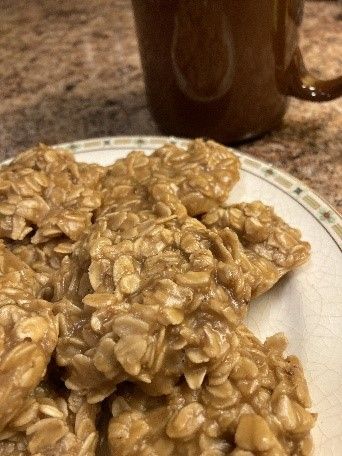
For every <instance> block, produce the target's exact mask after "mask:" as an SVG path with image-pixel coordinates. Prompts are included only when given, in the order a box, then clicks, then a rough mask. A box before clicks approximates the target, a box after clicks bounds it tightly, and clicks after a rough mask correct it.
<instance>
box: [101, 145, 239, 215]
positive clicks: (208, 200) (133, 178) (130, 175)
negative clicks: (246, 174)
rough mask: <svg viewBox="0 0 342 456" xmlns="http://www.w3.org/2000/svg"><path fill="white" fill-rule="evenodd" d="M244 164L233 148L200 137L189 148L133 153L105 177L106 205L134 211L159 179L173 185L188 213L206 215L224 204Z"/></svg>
mask: <svg viewBox="0 0 342 456" xmlns="http://www.w3.org/2000/svg"><path fill="white" fill-rule="evenodd" d="M239 170H240V163H239V160H238V158H237V157H236V155H235V154H234V153H233V151H232V150H231V149H229V148H227V147H224V146H222V145H221V144H218V143H216V142H214V141H204V140H202V139H196V140H194V141H191V142H190V143H189V145H188V147H187V149H186V150H185V149H183V148H180V147H177V146H176V145H175V144H165V145H164V146H163V147H161V148H160V149H157V150H155V151H154V152H153V153H152V155H150V156H146V155H145V154H144V153H143V152H139V151H135V152H131V153H130V154H129V155H128V156H127V157H125V158H124V159H121V160H117V161H116V162H115V163H114V164H113V165H112V166H110V167H109V168H108V171H107V174H106V177H105V179H104V180H103V193H104V196H103V208H102V212H108V210H109V209H113V208H114V210H115V209H117V208H118V207H119V206H120V207H121V208H122V207H123V206H122V205H123V204H125V202H126V201H127V200H129V201H130V202H131V205H128V204H127V203H126V207H127V208H129V207H131V208H132V209H133V210H134V208H135V206H134V197H135V198H136V199H138V200H139V199H142V198H143V197H144V196H145V195H146V193H148V192H149V189H150V188H151V186H153V185H154V184H155V183H156V182H159V184H161V185H162V184H164V185H169V186H172V188H173V190H174V193H175V196H176V197H177V198H178V200H179V201H180V202H181V203H182V204H183V205H184V206H185V207H186V209H187V212H188V215H191V216H195V215H198V214H203V213H205V212H207V211H208V210H210V209H211V208H213V207H216V206H217V205H218V204H220V203H223V202H224V201H225V200H226V199H227V197H228V195H229V192H230V190H231V189H232V187H233V185H234V184H235V183H236V182H237V181H238V179H239Z"/></svg>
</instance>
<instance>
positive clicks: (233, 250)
mask: <svg viewBox="0 0 342 456" xmlns="http://www.w3.org/2000/svg"><path fill="white" fill-rule="evenodd" d="M156 188H158V191H156ZM167 189H169V192H171V196H172V188H170V187H168V186H167V185H164V184H163V185H162V186H161V185H160V184H159V183H158V182H157V183H155V184H154V185H151V187H150V188H149V192H150V194H151V195H156V198H157V199H154V198H152V197H150V199H149V204H150V206H151V209H143V210H140V211H138V212H134V213H132V212H128V211H126V210H123V211H120V210H118V211H116V212H112V213H110V214H107V215H105V216H103V217H100V218H99V219H98V221H97V223H96V224H95V226H94V227H93V229H92V231H91V233H90V235H89V236H88V238H87V240H86V241H85V242H84V243H83V244H82V246H81V247H80V249H79V251H78V252H75V255H74V256H73V258H72V260H71V264H69V265H68V264H66V263H65V264H64V266H65V267H66V274H65V275H63V274H62V275H61V277H62V279H61V281H60V283H61V284H62V285H60V284H58V285H57V287H56V289H58V295H57V298H59V297H64V298H68V300H65V299H64V300H63V301H62V302H61V303H60V304H59V305H60V306H62V307H61V309H62V310H61V313H62V314H63V315H64V317H63V318H64V320H63V321H64V323H63V329H62V331H61V337H60V339H59V343H58V347H57V361H58V363H60V364H61V365H63V366H68V372H69V376H68V379H67V381H66V385H67V386H68V388H71V389H74V390H77V391H81V392H83V393H84V394H87V396H88V400H89V401H91V402H97V401H100V400H102V399H103V398H104V397H106V396H108V395H109V394H110V393H111V392H112V391H113V390H114V389H115V385H116V384H118V383H119V382H121V381H123V380H125V379H130V380H134V381H140V382H142V383H143V389H144V391H146V392H148V393H149V394H168V393H170V392H171V390H172V388H173V387H174V385H175V384H176V383H177V381H178V380H179V378H180V377H181V376H182V375H184V376H185V379H186V381H187V383H188V385H189V386H190V388H192V389H197V388H200V386H201V384H202V382H203V380H204V378H205V377H206V376H207V375H209V372H210V370H211V367H212V365H213V364H215V363H216V362H217V360H218V359H220V358H221V357H222V356H223V355H224V354H225V353H226V352H227V351H229V349H230V348H229V344H227V342H226V338H227V335H228V334H230V332H231V331H233V330H234V328H235V327H236V325H237V324H238V323H239V322H241V319H242V318H243V317H244V315H245V311H246V306H247V304H248V303H249V301H250V299H251V297H252V296H254V295H256V294H258V293H260V290H261V289H267V288H269V286H270V283H271V284H273V283H275V282H276V281H277V280H278V278H279V277H280V275H279V274H275V273H274V269H275V268H276V265H275V264H273V263H272V262H271V261H268V260H264V262H263V263H262V261H261V260H260V261H259V264H262V265H263V267H262V268H261V267H260V266H256V265H255V264H254V263H252V262H251V261H250V260H249V258H248V256H247V254H246V251H245V248H244V247H243V246H242V245H241V244H240V242H239V239H238V236H237V234H236V233H234V232H233V231H231V230H230V228H228V227H226V228H225V229H224V232H214V231H212V230H209V229H207V228H206V227H205V226H204V225H203V224H202V223H201V222H199V221H198V220H196V219H194V218H191V217H188V216H187V215H184V214H186V212H185V211H184V207H183V210H182V209H181V208H182V205H181V204H180V203H179V204H178V205H177V206H175V205H174V202H172V204H171V205H170V206H167V202H168V200H169V198H168V193H167ZM171 196H170V198H171ZM173 196H174V195H173ZM143 204H146V200H144V202H143ZM173 210H175V212H176V214H172V212H173ZM177 214H181V215H177ZM256 239H257V235H256ZM73 261H74V263H73ZM77 264H82V268H83V271H78V269H77ZM75 265H76V266H75ZM82 268H81V269H82ZM70 270H71V271H72V273H71V274H70V272H68V271H70ZM77 271H78V272H77ZM268 271H270V272H269V274H268ZM75 283H80V284H82V291H80V290H79V289H76V290H75V289H73V288H74V284H75ZM69 284H70V285H69ZM70 300H71V302H70ZM80 321H81V323H80Z"/></svg>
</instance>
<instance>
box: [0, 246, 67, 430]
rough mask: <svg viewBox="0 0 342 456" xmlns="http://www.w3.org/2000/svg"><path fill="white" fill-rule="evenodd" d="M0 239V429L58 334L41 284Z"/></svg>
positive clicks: (42, 367) (35, 379)
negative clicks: (44, 298)
mask: <svg viewBox="0 0 342 456" xmlns="http://www.w3.org/2000/svg"><path fill="white" fill-rule="evenodd" d="M45 281H46V278H45V277H44V276H43V275H38V274H35V273H34V272H33V271H32V270H31V269H30V268H29V267H28V266H27V265H26V264H25V263H23V262H22V261H21V260H20V259H18V258H17V257H15V255H13V254H12V253H11V252H10V251H8V250H7V249H6V248H5V246H4V245H3V244H2V243H0V431H1V429H3V428H4V427H5V425H6V424H7V422H8V421H9V420H10V419H12V418H13V416H14V415H15V413H16V412H17V410H18V409H19V408H20V407H21V406H22V404H23V402H24V401H25V399H26V398H27V396H28V395H29V394H30V393H31V392H32V391H33V389H34V388H35V387H36V386H37V385H38V383H39V382H40V380H41V379H42V378H43V376H44V374H45V372H46V368H47V365H48V363H49V361H50V357H51V354H52V352H53V350H54V348H55V346H56V343H57V337H58V325H57V319H56V317H55V316H54V315H53V313H52V304H50V303H48V302H47V301H45V300H43V299H40V297H39V296H40V291H41V289H42V288H43V286H44V284H45Z"/></svg>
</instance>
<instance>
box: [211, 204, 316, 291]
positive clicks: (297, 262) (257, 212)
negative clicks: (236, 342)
mask: <svg viewBox="0 0 342 456" xmlns="http://www.w3.org/2000/svg"><path fill="white" fill-rule="evenodd" d="M202 222H203V223H204V225H206V226H207V227H208V228H209V229H211V230H214V231H215V232H217V233H218V234H219V235H220V236H221V237H222V238H226V237H230V238H231V232H232V231H234V232H235V233H236V234H237V236H238V238H239V244H236V246H235V251H236V252H238V250H239V249H240V250H241V248H242V250H243V253H244V261H242V260H240V264H241V266H242V267H243V263H246V264H248V266H247V268H248V267H249V268H253V269H254V270H255V271H257V270H259V271H260V273H261V274H259V275H260V283H259V284H258V285H257V286H256V287H255V291H254V295H253V297H254V296H257V295H259V294H261V293H264V292H265V291H267V290H268V289H269V288H271V287H272V286H273V285H274V284H275V283H276V282H277V281H278V280H279V279H280V277H282V276H283V275H284V274H286V273H287V272H289V271H291V270H293V269H295V268H298V267H299V266H301V265H302V264H304V263H305V262H306V261H307V260H308V258H309V255H310V244H309V243H308V242H306V241H303V240H302V239H301V232H300V231H299V230H298V229H296V228H293V227H291V226H289V225H288V224H287V223H286V222H284V220H283V219H282V218H281V217H279V216H278V215H277V214H275V212H274V210H273V208H272V207H270V206H266V205H265V204H263V203H262V202H261V201H253V202H251V203H239V204H233V205H230V206H227V207H218V208H214V209H212V210H211V211H209V212H208V213H206V214H205V215H204V216H203V217H202ZM227 228H229V230H227ZM239 256H240V258H241V255H239V254H238V253H237V254H236V258H238V257H239Z"/></svg>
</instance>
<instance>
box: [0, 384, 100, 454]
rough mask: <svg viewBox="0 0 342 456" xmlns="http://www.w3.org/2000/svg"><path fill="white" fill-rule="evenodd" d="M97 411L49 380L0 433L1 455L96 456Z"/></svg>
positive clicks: (26, 401) (77, 396) (35, 392)
mask: <svg viewBox="0 0 342 456" xmlns="http://www.w3.org/2000/svg"><path fill="white" fill-rule="evenodd" d="M98 412H99V407H98V406H97V405H91V404H88V403H87V402H86V400H85V398H84V397H81V396H79V395H77V394H76V393H70V392H68V391H67V390H62V391H60V389H59V388H57V387H56V386H55V385H54V384H53V383H52V379H49V378H46V379H44V381H43V382H41V384H40V385H39V386H38V387H36V388H35V390H34V391H33V393H31V394H30V396H29V397H28V398H27V399H26V400H25V403H24V405H23V406H22V407H21V409H19V410H18V412H17V414H16V416H15V417H14V418H13V419H12V420H11V421H10V422H9V423H8V424H7V427H6V428H5V430H4V431H3V432H2V433H0V456H8V455H9V456H12V455H13V456H18V455H19V456H24V455H25V456H26V455H27V456H29V455H37V454H39V455H40V456H94V455H95V450H96V445H97V441H98V433H97V430H96V426H95V421H96V417H97V414H98Z"/></svg>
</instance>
